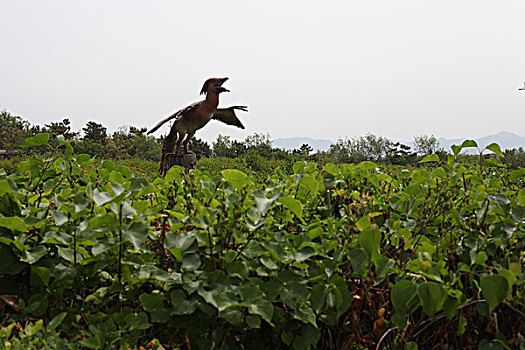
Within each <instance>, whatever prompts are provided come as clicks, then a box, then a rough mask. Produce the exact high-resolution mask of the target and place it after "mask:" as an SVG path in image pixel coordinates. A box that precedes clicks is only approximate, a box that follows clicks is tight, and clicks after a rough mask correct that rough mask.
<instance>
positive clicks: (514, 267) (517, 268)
mask: <svg viewBox="0 0 525 350" xmlns="http://www.w3.org/2000/svg"><path fill="white" fill-rule="evenodd" d="M509 271H510V272H511V273H512V274H513V275H514V277H519V276H520V275H521V264H520V263H519V262H513V263H510V264H509Z"/></svg>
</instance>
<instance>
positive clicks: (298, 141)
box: [272, 131, 525, 153]
mask: <svg viewBox="0 0 525 350" xmlns="http://www.w3.org/2000/svg"><path fill="white" fill-rule="evenodd" d="M467 139H469V138H468V137H465V138H461V139H446V138H439V144H440V146H441V147H442V148H444V149H445V151H447V152H450V146H452V145H460V144H461V143H462V142H463V141H465V140H467ZM475 141H476V142H477V144H478V146H479V147H480V148H481V149H483V148H484V147H485V146H487V145H490V144H491V143H493V142H496V143H497V144H498V145H500V147H501V149H502V150H506V149H512V148H519V147H523V148H525V136H519V135H516V134H514V133H512V132H508V131H502V132H500V133H498V134H494V135H489V136H484V137H480V138H478V139H475ZM305 143H306V144H309V145H310V146H312V148H313V149H314V152H317V151H327V150H328V149H329V148H330V145H333V144H335V142H334V141H332V140H326V139H314V138H311V137H287V138H278V139H275V140H273V141H272V146H273V147H276V148H284V149H286V150H293V149H297V148H299V147H301V146H302V145H303V144H305ZM402 143H404V144H407V145H409V146H411V147H412V148H413V142H402ZM470 153H475V152H474V151H471V152H470Z"/></svg>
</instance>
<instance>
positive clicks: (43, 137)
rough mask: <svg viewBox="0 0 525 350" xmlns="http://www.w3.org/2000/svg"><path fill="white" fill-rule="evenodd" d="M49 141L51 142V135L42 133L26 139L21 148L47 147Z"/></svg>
mask: <svg viewBox="0 0 525 350" xmlns="http://www.w3.org/2000/svg"><path fill="white" fill-rule="evenodd" d="M48 141H49V134H48V133H40V134H36V135H35V136H33V137H29V138H27V139H25V141H24V143H23V144H22V145H21V146H20V147H23V148H27V147H33V146H42V145H46V144H47V142H48Z"/></svg>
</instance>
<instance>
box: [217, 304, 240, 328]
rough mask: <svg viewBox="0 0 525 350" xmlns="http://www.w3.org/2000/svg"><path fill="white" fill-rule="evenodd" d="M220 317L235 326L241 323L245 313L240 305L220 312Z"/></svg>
mask: <svg viewBox="0 0 525 350" xmlns="http://www.w3.org/2000/svg"><path fill="white" fill-rule="evenodd" d="M219 317H221V318H223V319H225V320H226V321H228V322H229V323H231V324H232V325H234V326H239V325H241V324H242V321H243V319H244V315H243V313H242V312H241V309H240V308H239V307H230V308H228V309H225V310H223V311H221V312H219Z"/></svg>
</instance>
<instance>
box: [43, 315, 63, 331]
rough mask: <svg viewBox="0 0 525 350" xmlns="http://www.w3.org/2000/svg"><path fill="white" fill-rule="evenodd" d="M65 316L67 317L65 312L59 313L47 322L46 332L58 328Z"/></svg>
mask: <svg viewBox="0 0 525 350" xmlns="http://www.w3.org/2000/svg"><path fill="white" fill-rule="evenodd" d="M66 316H67V312H61V313H59V314H58V315H56V316H55V317H53V319H52V320H51V321H49V324H48V325H47V331H48V332H51V331H54V330H55V329H56V328H57V327H58V326H60V325H61V324H62V322H64V319H65V318H66Z"/></svg>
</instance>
